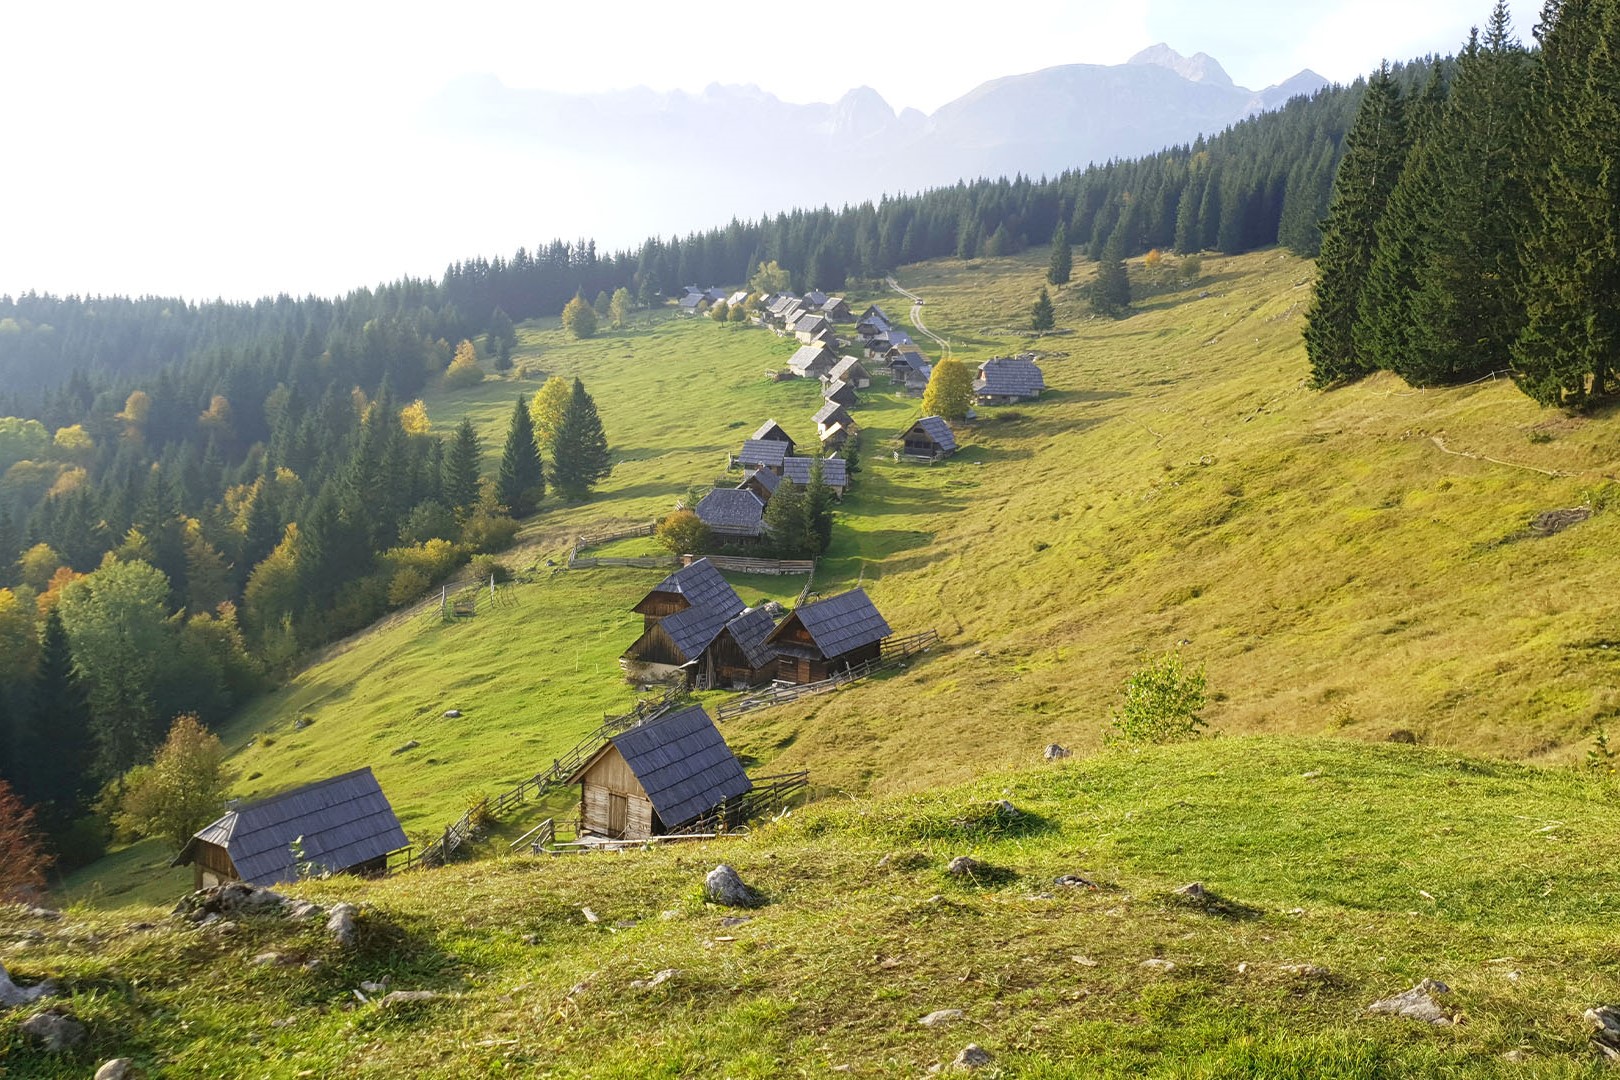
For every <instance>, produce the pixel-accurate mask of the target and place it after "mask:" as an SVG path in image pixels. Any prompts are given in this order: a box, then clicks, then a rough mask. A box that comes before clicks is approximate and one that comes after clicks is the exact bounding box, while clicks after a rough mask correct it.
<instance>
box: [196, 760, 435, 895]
mask: <svg viewBox="0 0 1620 1080" xmlns="http://www.w3.org/2000/svg"><path fill="white" fill-rule="evenodd" d="M295 843H296V844H297V846H298V848H299V849H300V851H301V853H302V858H300V855H299V854H298V853H296V852H295V851H294V844H295ZM409 844H410V841H409V840H407V839H406V838H405V830H403V829H401V828H400V827H399V819H398V818H396V817H395V816H394V808H393V807H392V806H390V805H389V803H388V799H387V797H386V796H384V795H383V792H382V788H381V786H379V785H378V783H377V778H376V777H375V776H373V775H372V773H371V769H370V768H369V767H367V768H364V769H356V770H354V771H353V772H347V773H344V774H342V775H341V776H333V777H329V778H327V779H325V780H317V781H315V782H314V783H313V784H305V785H303V786H302V787H296V788H293V789H292V790H291V791H283V792H282V793H281V794H279V795H272V796H270V797H269V798H268V799H260V800H259V801H257V802H254V803H249V804H248V805H246V806H238V807H235V808H233V809H231V810H228V811H227V812H226V813H225V815H224V816H223V817H221V818H219V819H218V820H217V821H214V822H213V823H211V824H209V825H208V826H206V827H204V828H203V829H201V830H199V831H198V832H197V833H196V834H195V835H194V836H192V838H191V839H190V840H188V841H186V846H185V847H183V848H181V849H180V854H178V855H176V856H175V857H174V861H173V862H171V863H170V864H169V865H171V866H184V865H186V864H188V863H189V864H190V865H191V867H192V872H193V880H194V882H195V884H196V887H197V888H199V889H204V888H208V887H210V886H213V885H219V884H222V883H224V882H227V881H246V882H249V883H251V884H254V885H275V884H277V883H279V882H285V881H297V880H298V879H299V878H300V877H302V876H304V875H305V873H306V872H308V871H310V870H313V871H314V872H315V873H331V874H362V875H375V874H381V873H384V872H385V871H386V870H387V869H388V854H389V852H391V851H398V850H399V849H400V848H403V847H407V846H409Z"/></svg>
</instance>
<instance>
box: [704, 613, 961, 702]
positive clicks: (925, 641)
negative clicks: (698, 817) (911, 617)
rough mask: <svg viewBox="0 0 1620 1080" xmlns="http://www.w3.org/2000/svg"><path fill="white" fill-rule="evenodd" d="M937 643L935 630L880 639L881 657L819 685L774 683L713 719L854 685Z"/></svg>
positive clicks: (851, 668)
mask: <svg viewBox="0 0 1620 1080" xmlns="http://www.w3.org/2000/svg"><path fill="white" fill-rule="evenodd" d="M937 644H939V632H938V631H937V630H924V631H923V632H922V633H920V634H909V635H907V636H906V637H900V638H894V637H891V638H885V639H884V640H883V654H882V655H881V656H879V657H878V658H877V659H875V660H868V661H866V662H865V663H863V664H856V665H855V666H853V667H848V668H845V669H844V670H843V671H840V672H837V673H836V674H834V675H833V676H831V677H830V678H826V679H822V680H821V681H820V682H812V683H794V684H775V685H772V686H767V687H766V688H765V689H763V690H759V691H756V692H755V693H752V694H749V695H748V696H747V697H744V698H740V699H738V700H737V701H733V702H731V703H730V704H728V705H722V706H720V708H718V709H716V710H715V718H716V719H718V720H726V719H729V718H730V717H733V716H741V715H742V714H743V713H747V712H753V711H755V710H756V709H768V708H770V707H771V706H772V705H782V704H785V703H787V702H789V701H797V700H798V699H799V698H802V697H809V696H810V695H812V694H824V693H826V692H827V691H829V690H836V689H838V688H839V687H840V686H846V685H848V684H849V683H852V682H857V681H859V680H861V679H864V678H866V677H867V676H868V675H875V674H877V673H878V672H880V671H888V670H891V669H893V668H898V667H903V666H904V665H905V664H907V663H908V662H909V661H910V659H911V658H912V657H913V656H916V655H918V654H920V653H925V652H928V651H929V650H930V649H932V648H933V647H934V646H935V645H937Z"/></svg>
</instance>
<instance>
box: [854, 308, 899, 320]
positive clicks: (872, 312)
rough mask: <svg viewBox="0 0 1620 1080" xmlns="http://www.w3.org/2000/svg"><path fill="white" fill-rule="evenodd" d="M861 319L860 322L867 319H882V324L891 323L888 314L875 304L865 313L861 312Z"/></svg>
mask: <svg viewBox="0 0 1620 1080" xmlns="http://www.w3.org/2000/svg"><path fill="white" fill-rule="evenodd" d="M861 319H862V321H865V320H867V319H882V320H883V321H884V322H892V321H893V320H892V319H890V318H889V316H888V314H887V313H886V312H885V311H884V310H883V309H882V308H880V307H878V306H877V305H876V304H873V305H871V306H870V307H868V308H867V309H866V310H865V311H863V312H861Z"/></svg>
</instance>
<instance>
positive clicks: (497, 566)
mask: <svg viewBox="0 0 1620 1080" xmlns="http://www.w3.org/2000/svg"><path fill="white" fill-rule="evenodd" d="M467 569H468V571H469V572H470V573H471V574H472V578H473V580H474V581H480V582H483V581H488V580H489V579H490V578H492V577H493V578H494V579H495V582H496V584H499V583H501V582H503V581H510V580H512V571H510V570H508V569H507V568H506V564H505V563H503V562H500V561H498V560H497V559H496V558H495V556H493V555H474V556H473V559H472V562H470V563H468V564H467Z"/></svg>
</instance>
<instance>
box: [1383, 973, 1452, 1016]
mask: <svg viewBox="0 0 1620 1080" xmlns="http://www.w3.org/2000/svg"><path fill="white" fill-rule="evenodd" d="M1449 993H1451V987H1449V986H1447V985H1446V984H1445V983H1443V982H1440V981H1439V980H1437V979H1424V980H1423V981H1422V982H1420V983H1418V984H1417V985H1416V986H1414V987H1412V989H1410V990H1408V991H1406V992H1405V993H1404V994H1396V995H1395V996H1394V997H1387V998H1382V999H1380V1000H1378V1001H1375V1002H1373V1003H1372V1004H1371V1005H1369V1006H1367V1011H1368V1012H1370V1013H1381V1014H1384V1015H1386V1016H1404V1017H1406V1018H1407V1019H1409V1020H1420V1021H1422V1022H1423V1023H1425V1024H1434V1025H1435V1026H1436V1027H1445V1026H1447V1025H1449V1024H1450V1023H1451V1022H1452V1019H1451V1017H1450V1016H1449V1015H1447V1013H1446V1011H1445V1010H1444V1009H1442V1008H1441V1007H1440V1003H1439V1002H1438V1001H1436V1000H1435V999H1434V995H1435V994H1449Z"/></svg>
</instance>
